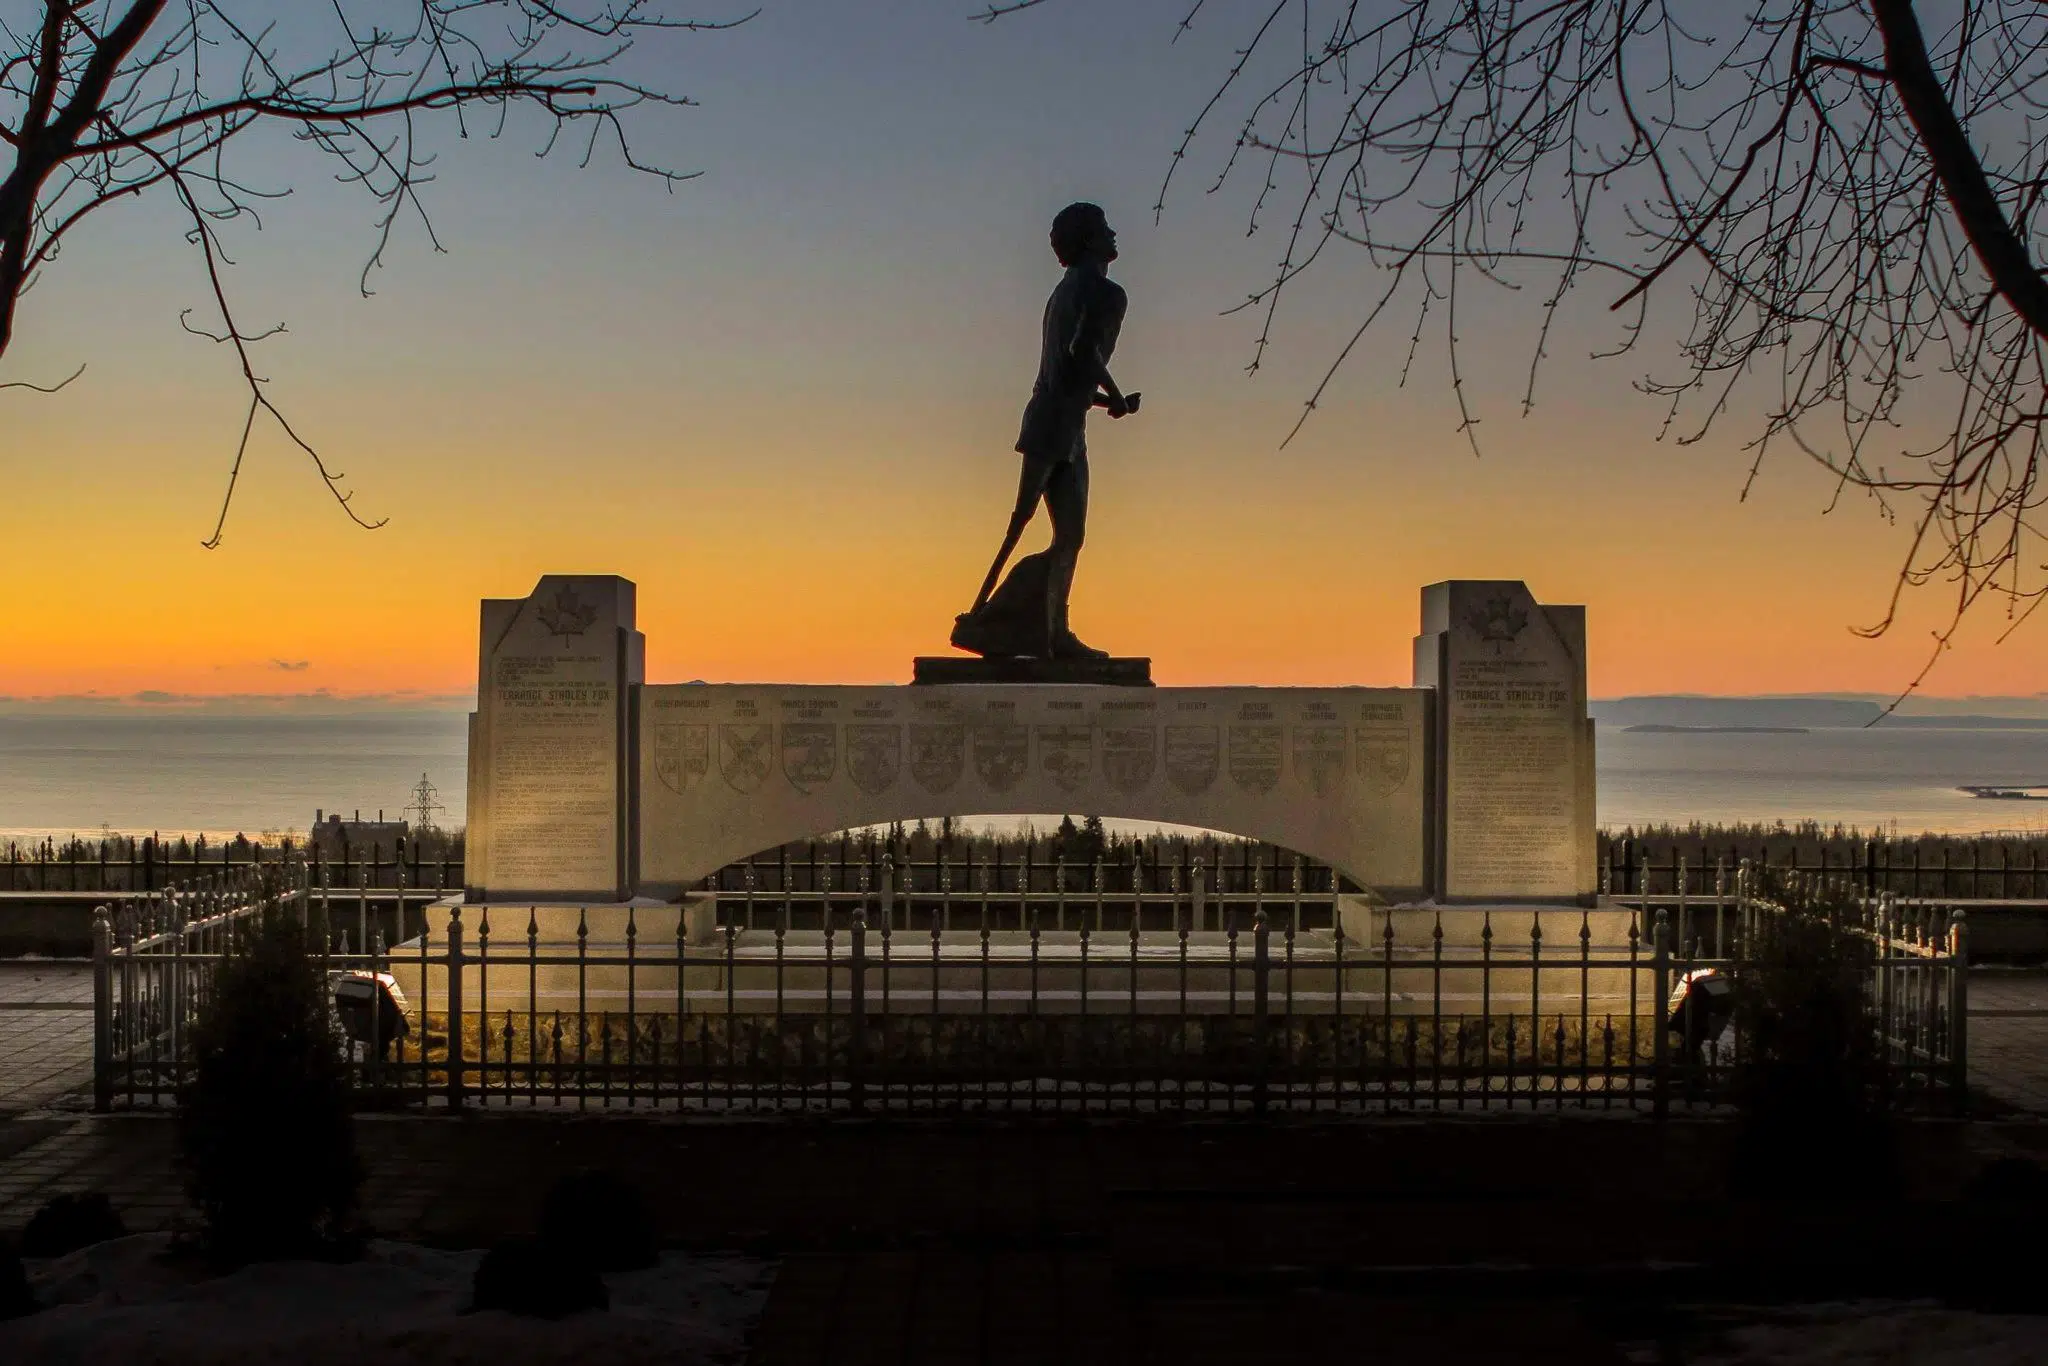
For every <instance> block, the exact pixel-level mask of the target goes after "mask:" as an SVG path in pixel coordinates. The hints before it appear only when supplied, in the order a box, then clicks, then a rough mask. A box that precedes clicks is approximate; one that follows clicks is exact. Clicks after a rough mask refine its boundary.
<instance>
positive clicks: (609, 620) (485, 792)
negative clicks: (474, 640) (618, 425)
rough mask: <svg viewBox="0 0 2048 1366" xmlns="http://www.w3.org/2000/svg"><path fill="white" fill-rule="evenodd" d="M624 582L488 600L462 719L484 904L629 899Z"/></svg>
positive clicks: (628, 611)
mask: <svg viewBox="0 0 2048 1366" xmlns="http://www.w3.org/2000/svg"><path fill="white" fill-rule="evenodd" d="M633 597H634V590H633V585H632V583H630V582H629V581H628V580H625V579H622V578H618V577H617V576H615V575H611V574H589V575H566V574H549V575H546V576H544V577H543V578H542V579H541V581H540V582H539V583H538V584H537V585H536V586H535V587H534V590H533V592H532V593H530V594H528V595H527V596H526V597H524V598H486V599H484V602H483V620H482V630H481V633H480V635H481V645H480V649H479V654H478V663H477V699H476V701H477V709H476V711H475V712H473V713H471V715H470V718H469V801H468V808H469V809H468V832H467V835H466V837H465V845H466V851H467V861H466V870H465V881H466V882H467V883H468V887H469V894H470V895H471V896H472V897H476V898H482V897H484V896H486V895H489V896H491V897H494V898H499V899H502V898H506V897H530V898H535V899H541V900H555V901H572V900H589V901H605V902H608V901H620V900H623V899H625V898H626V897H628V896H630V895H631V894H632V889H633V885H634V883H635V882H636V881H637V875H636V873H635V870H634V867H633V859H634V855H635V849H636V844H635V841H634V839H633V826H634V820H633V803H634V801H635V799H636V797H637V793H636V792H635V790H634V783H633V773H632V753H633V751H632V745H631V738H632V733H633V730H632V726H633V708H634V703H635V701H636V696H635V693H634V691H633V690H635V689H637V687H638V685H639V684H640V682H641V681H642V680H641V673H642V667H643V665H642V659H643V655H644V649H645V642H644V640H643V638H642V636H641V634H640V633H639V632H638V631H637V630H635V629H634V628H633Z"/></svg>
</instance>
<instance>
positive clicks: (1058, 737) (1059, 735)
mask: <svg viewBox="0 0 2048 1366" xmlns="http://www.w3.org/2000/svg"><path fill="white" fill-rule="evenodd" d="M1038 762H1039V764H1040V765H1041V766H1043V767H1044V769H1045V771H1046V774H1047V776H1048V777H1050V778H1051V779H1052V781H1053V786H1054V787H1057V788H1058V789H1059V790H1060V791H1062V792H1078V791H1080V790H1081V786H1082V784H1084V783H1086V782H1087V781H1088V770H1089V769H1091V768H1093V767H1094V766H1095V732H1094V731H1093V730H1092V729H1090V728H1089V727H1087V726H1040V727H1039V728H1038Z"/></svg>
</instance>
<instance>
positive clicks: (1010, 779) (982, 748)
mask: <svg viewBox="0 0 2048 1366" xmlns="http://www.w3.org/2000/svg"><path fill="white" fill-rule="evenodd" d="M1030 766H1031V728H1030V727H1029V726H976V727H975V728H974V771H975V773H976V774H977V775H979V776H980V778H981V781H982V783H983V784H984V785H985V786H986V787H987V788H988V790H989V791H991V792H1008V791H1009V790H1010V789H1011V788H1013V787H1015V786H1016V785H1017V780H1018V779H1019V778H1021V777H1023V776H1024V770H1025V769H1027V768H1029V767H1030Z"/></svg>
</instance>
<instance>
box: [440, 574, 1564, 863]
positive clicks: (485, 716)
mask: <svg viewBox="0 0 2048 1366" xmlns="http://www.w3.org/2000/svg"><path fill="white" fill-rule="evenodd" d="M633 607H634V588H633V585H632V584H630V583H628V582H627V581H625V580H623V579H618V578H614V577H610V576H589V577H566V576H563V577H557V576H548V577H545V578H543V579H542V580H541V581H540V583H539V584H538V585H537V586H536V588H535V590H534V592H533V593H532V594H531V595H529V596H528V597H527V598H524V599H514V600H493V601H486V602H485V603H484V605H483V615H482V626H483V633H482V635H483V639H482V650H481V658H480V661H479V664H480V667H479V678H478V706H477V711H476V713H475V714H474V716H473V717H472V719H471V732H470V783H469V861H468V867H469V868H470V870H471V872H470V875H469V881H470V886H469V888H468V889H467V891H468V895H469V896H470V897H471V898H472V899H475V900H526V901H540V902H547V901H554V902H578V901H583V902H606V901H624V900H626V899H628V898H630V897H634V896H646V897H659V898H663V899H671V900H672V899H675V898H677V897H679V896H681V895H682V894H683V893H685V892H686V891H687V890H689V889H690V888H692V887H694V886H695V885H697V884H698V883H699V882H701V881H702V879H704V878H705V877H707V876H709V875H710V874H712V873H714V872H716V871H717V870H718V869H719V868H721V867H724V866H726V865H727V864H729V863H731V862H733V861H735V860H738V859H742V858H745V857H747V856H748V855H750V854H753V853H755V852H758V851H760V850H762V849H767V848H773V847H775V846H777V845H780V844H784V843H787V842H790V841H792V840H801V839H805V838H809V837H811V836H813V835H816V834H818V833H820V832H824V831H833V830H842V829H846V828H848V827H854V826H861V825H874V824H884V823H887V822H890V821H896V820H902V821H906V822H907V821H914V820H918V819H926V820H936V819H940V818H942V817H944V816H947V815H955V816H958V815H963V814H969V813H974V814H983V813H989V812H995V811H1005V810H1008V811H1021V812H1056V811H1084V812H1088V813H1091V814H1095V815H1100V816H1104V817H1113V818H1118V819H1128V820H1137V821H1153V822H1162V823H1167V824H1173V825H1185V826H1196V827H1201V828H1205V829H1213V830H1227V831H1231V832H1234V833H1238V834H1242V835H1245V836H1249V837H1251V838H1254V839H1260V840H1264V841H1266V842H1268V843H1271V844H1275V845H1279V846H1282V847H1284V848H1288V849H1292V850H1296V851H1299V852H1300V853H1302V854H1304V855H1306V856H1309V857H1311V858H1315V859H1318V860H1321V861H1323V862H1326V863H1328V864H1330V865H1331V866H1332V867H1334V868H1336V869H1338V870H1339V871H1341V872H1342V873H1343V874H1344V875H1345V876H1346V877H1348V878H1350V879H1351V880H1352V881H1354V882H1356V883H1358V884H1359V885H1361V886H1366V887H1371V888H1374V889H1376V890H1378V891H1380V892H1382V893H1384V894H1386V895H1387V896H1389V897H1390V898H1394V899H1409V900H1413V899H1421V898H1425V897H1436V898H1438V899H1442V900H1460V899H1463V900H1473V901H1478V900H1526V901H1549V902H1561V901H1578V900H1584V899H1587V898H1589V897H1590V896H1591V895H1592V894H1593V892H1594V891H1595V885H1594V879H1595V872H1594V850H1593V810H1594V808H1593V794H1592V782H1593V767H1592V731H1591V724H1590V722H1588V721H1587V719H1586V715H1585V711H1586V708H1585V697H1586V691H1585V664H1584V645H1585V626H1584V613H1583V610H1582V609H1580V608H1576V607H1552V606H1546V605H1542V604H1539V603H1537V602H1536V601H1535V599H1534V598H1533V597H1532V596H1531V595H1530V593H1529V591H1528V589H1527V588H1526V587H1524V586H1523V585H1522V584H1520V583H1518V582H1513V581H1493V582H1457V583H1445V584H1436V585H1432V586H1431V587H1429V588H1427V589H1425V590H1424V593H1423V622H1422V625H1423V630H1422V633H1421V634H1420V635H1419V636H1418V637H1417V638H1416V642H1415V660H1416V676H1415V683H1414V685H1413V686H1409V687H1391V688H1390V687H1329V688H1296V687H1277V688H1267V687H1213V688H1178V687H1151V686H1142V687H1139V686H1120V685H1116V684H1109V683H1041V682H1015V683H1013V682H963V683H931V684H910V685H866V686H836V685H796V684H790V685H782V684H769V683H681V684H677V683H668V684H651V683H647V682H645V681H644V679H643V677H642V666H641V658H642V641H641V637H640V635H639V633H638V632H637V631H636V630H635V629H634V627H633Z"/></svg>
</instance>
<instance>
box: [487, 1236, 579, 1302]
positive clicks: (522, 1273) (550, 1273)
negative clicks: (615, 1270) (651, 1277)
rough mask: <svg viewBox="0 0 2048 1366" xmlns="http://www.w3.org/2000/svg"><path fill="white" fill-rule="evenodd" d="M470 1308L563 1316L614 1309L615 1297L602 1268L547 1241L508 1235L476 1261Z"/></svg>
mask: <svg viewBox="0 0 2048 1366" xmlns="http://www.w3.org/2000/svg"><path fill="white" fill-rule="evenodd" d="M470 1299H471V1304H470V1308H471V1309H473V1310H476V1309H502V1310H504V1311H505V1312H506V1313H508V1314H525V1315H528V1316H530V1317H533V1318H541V1319H558V1318H561V1317H562V1316H563V1315H565V1314H574V1313H579V1312H581V1311H582V1310H585V1309H609V1308H610V1307H611V1295H610V1293H609V1292H608V1291H606V1289H605V1286H604V1282H603V1281H602V1280H600V1279H598V1275H597V1272H596V1271H595V1270H593V1269H592V1268H590V1267H589V1266H586V1265H584V1264H582V1263H581V1262H578V1261H577V1260H576V1259H575V1258H573V1257H570V1256H568V1255H566V1254H565V1253H563V1252H562V1251H561V1249H559V1248H557V1247H555V1246H553V1245H552V1244H550V1243H548V1242H546V1241H545V1240H544V1239H540V1238H534V1237H531V1236H522V1237H517V1238H503V1239H500V1240H499V1241H498V1242H497V1243H495V1244H493V1245H492V1247H491V1250H490V1251H489V1252H486V1253H485V1254H484V1259H483V1260H482V1261H481V1262H478V1263H477V1267H476V1276H475V1277H474V1278H473V1279H472V1280H471V1282H470Z"/></svg>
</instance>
